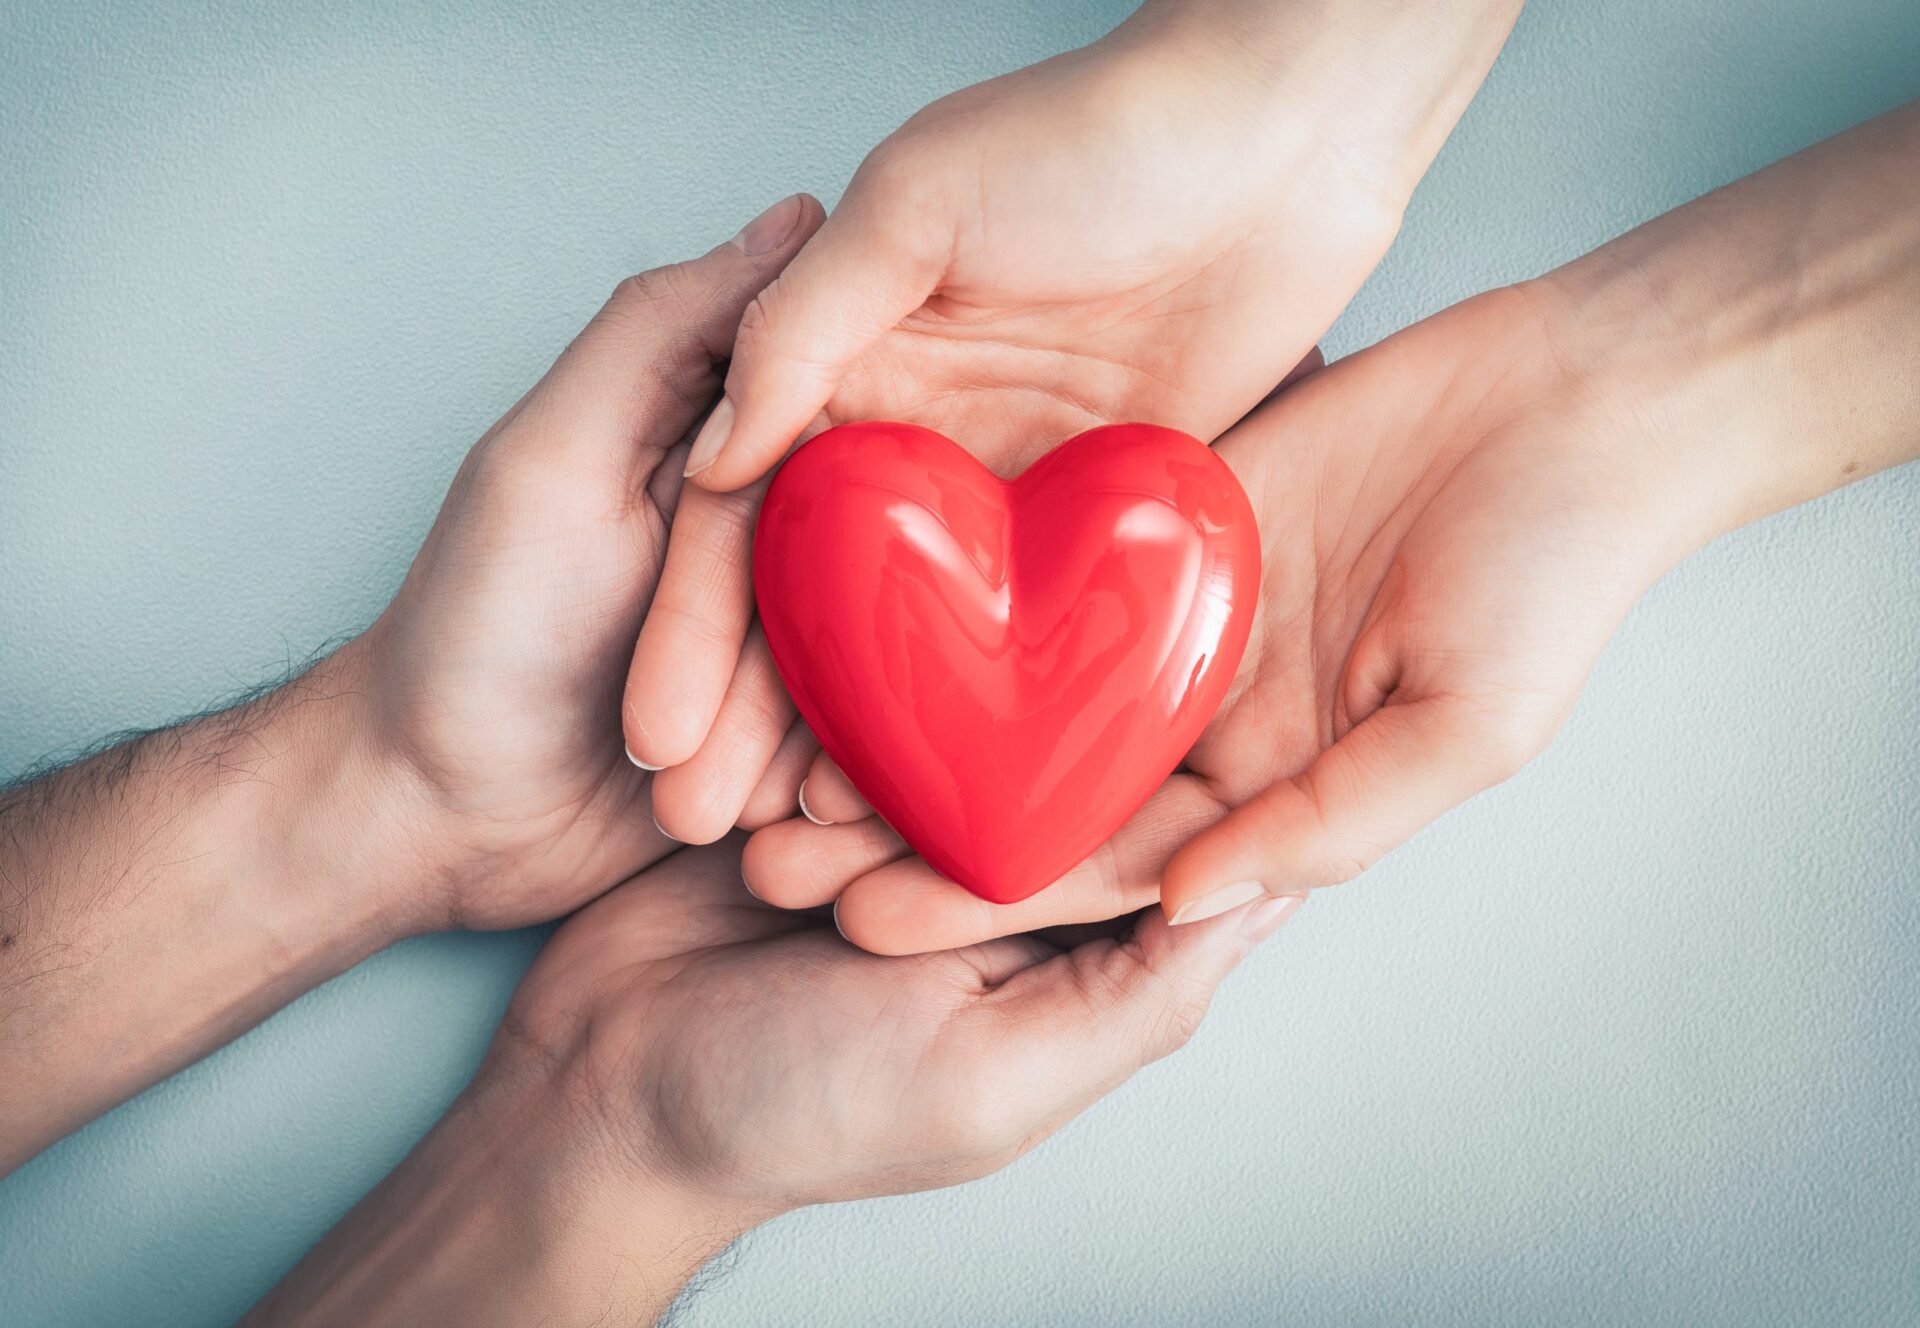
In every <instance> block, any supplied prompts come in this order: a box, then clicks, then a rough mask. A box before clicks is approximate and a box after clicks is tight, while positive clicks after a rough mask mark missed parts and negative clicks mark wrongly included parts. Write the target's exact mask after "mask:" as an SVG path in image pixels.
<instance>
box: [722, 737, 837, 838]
mask: <svg viewBox="0 0 1920 1328" xmlns="http://www.w3.org/2000/svg"><path fill="white" fill-rule="evenodd" d="M819 750H820V744H819V743H818V742H816V741H814V737H813V730H811V729H809V728H808V727H807V726H806V723H805V722H804V721H802V720H798V719H796V720H795V721H794V722H793V723H792V724H789V725H788V726H787V736H786V737H784V738H782V739H781V740H780V746H779V748H778V749H777V750H775V752H774V754H773V759H772V760H771V761H769V762H767V768H766V770H765V771H764V772H763V773H762V774H761V776H760V782H759V783H758V784H756V785H754V787H753V792H752V793H751V794H749V795H748V796H747V805H746V806H744V807H742V808H741V809H740V819H739V821H738V824H739V826H740V828H741V829H742V830H759V829H761V828H763V827H765V826H769V825H773V824H774V823H775V822H778V821H784V820H786V819H788V818H789V817H791V816H792V815H793V814H794V813H795V812H796V811H798V810H799V808H800V785H801V784H803V783H805V782H806V778H807V767H808V766H810V765H812V764H813V758H814V756H815V755H816V754H817V753H818V752H819Z"/></svg>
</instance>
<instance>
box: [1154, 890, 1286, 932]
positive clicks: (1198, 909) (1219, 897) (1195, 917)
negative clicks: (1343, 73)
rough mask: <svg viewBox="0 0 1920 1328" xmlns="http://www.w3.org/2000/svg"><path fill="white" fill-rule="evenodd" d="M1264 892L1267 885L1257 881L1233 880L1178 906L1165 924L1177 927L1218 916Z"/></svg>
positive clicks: (1258, 896) (1256, 897) (1250, 901)
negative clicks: (1176, 910)
mask: <svg viewBox="0 0 1920 1328" xmlns="http://www.w3.org/2000/svg"><path fill="white" fill-rule="evenodd" d="M1266 893H1267V887H1266V886H1264V885H1262V884H1260V882H1258V881H1235V882H1234V883H1233V884H1232V885H1223V886H1220V887H1218V888H1217V889H1213V890H1209V891H1207V893H1205V894H1203V895H1201V896H1200V897H1199V898H1198V899H1189V900H1188V901H1187V902H1186V903H1184V904H1182V905H1181V906H1180V911H1179V912H1177V913H1175V914H1174V915H1173V916H1172V917H1170V918H1168V919H1167V924H1168V925H1169V926H1173V927H1178V926H1181V925H1182V924H1184V923H1188V922H1205V921H1206V920H1207V919H1208V918H1217V917H1219V916H1220V915H1221V914H1222V913H1225V912H1226V911H1227V910H1228V909H1230V908H1239V907H1240V905H1242V904H1250V903H1252V902H1253V901H1254V900H1256V899H1259V898H1260V897H1262V896H1263V895H1265V894H1266Z"/></svg>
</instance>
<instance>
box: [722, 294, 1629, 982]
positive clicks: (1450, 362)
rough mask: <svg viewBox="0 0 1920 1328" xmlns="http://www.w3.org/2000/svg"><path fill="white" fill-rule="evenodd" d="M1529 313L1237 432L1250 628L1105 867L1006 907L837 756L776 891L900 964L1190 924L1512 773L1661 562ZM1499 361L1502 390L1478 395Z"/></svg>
mask: <svg viewBox="0 0 1920 1328" xmlns="http://www.w3.org/2000/svg"><path fill="white" fill-rule="evenodd" d="M1532 299H1533V297H1532V296H1530V295H1528V294H1526V293H1522V292H1518V291H1506V292H1500V293H1496V294H1494V295H1491V296H1487V297H1482V298H1481V299H1479V300H1476V301H1471V302H1469V303H1467V304H1465V305H1462V306H1459V307H1457V308H1455V309H1453V310H1450V311H1448V312H1447V313H1446V314H1444V315H1442V316H1440V317H1438V318H1435V319H1432V320H1429V322H1427V323H1425V324H1421V325H1420V326H1419V327H1416V328H1413V329H1410V330H1409V331H1408V332H1406V333H1403V334H1401V335H1400V336H1399V337H1396V338H1394V339H1392V340H1390V341H1389V342H1387V343H1385V344H1383V345H1382V346H1380V347H1378V348H1376V349H1374V350H1371V351H1367V352H1363V353H1362V354H1360V355H1357V356H1355V357H1353V358H1352V359H1350V360H1348V361H1344V362H1342V363H1339V364H1336V365H1334V366H1332V367H1331V368H1327V369H1322V370H1320V371H1319V372H1317V373H1314V374H1312V375H1310V376H1308V377H1306V378H1304V379H1303V380H1302V381H1300V382H1299V383H1298V384H1297V385H1295V386H1292V387H1290V388H1288V389H1287V390H1286V391H1284V392H1283V393H1282V394H1280V396H1279V397H1278V398H1276V400H1275V401H1274V402H1273V403H1271V404H1269V405H1268V406H1266V407H1264V408H1263V409H1261V410H1260V411H1258V412H1257V413H1256V414H1254V415H1253V416H1252V417H1250V418H1249V419H1248V420H1247V421H1246V422H1245V423H1244V424H1242V425H1240V426H1239V427H1238V428H1236V429H1234V430H1232V431H1231V432H1230V433H1229V434H1228V435H1227V436H1226V437H1225V438H1223V439H1222V440H1221V441H1220V443H1219V444H1218V449H1217V450H1218V451H1219V454H1220V455H1221V456H1222V457H1223V458H1224V459H1225V460H1226V461H1227V462H1228V463H1229V464H1230V465H1231V466H1232V467H1233V468H1234V470H1235V472H1236V473H1237V474H1238V475H1239V477H1240V479H1241V482H1242V484H1243V485H1244V486H1245V487H1246V489H1247V491H1248V495H1249V497H1250V498H1251V500H1252V502H1253V505H1254V508H1255V511H1256V512H1257V513H1258V516H1259V521H1260V529H1261V532H1262V542H1263V551H1262V565H1263V568H1264V577H1263V580H1262V583H1261V588H1260V600H1259V605H1258V610H1257V613H1256V617H1255V622H1254V630H1253V637H1252V640H1251V641H1250V642H1249V644H1248V647H1247V651H1246V654H1245V656H1244V657H1243V660H1242V663H1241V667H1240V671H1239V673H1238V675H1237V677H1236V679H1235V681H1234V686H1233V688H1232V690H1231V691H1230V693H1229V695H1228V698H1227V700H1226V702H1225V704H1224V705H1223V706H1222V708H1221V710H1220V712H1219V714H1218V715H1217V716H1216V717H1215V719H1214V721H1213V723H1212V724H1211V725H1210V726H1209V727H1208V729H1207V731H1206V733H1205V735H1204V736H1203V737H1202V738H1201V740H1200V742H1199V743H1198V744H1197V745H1196V746H1195V748H1194V749H1193V750H1192V752H1191V753H1190V754H1189V755H1188V757H1187V759H1186V761H1185V763H1184V765H1183V768H1182V771H1181V772H1180V773H1178V774H1176V775H1175V776H1174V777H1173V778H1172V779H1171V780H1169V781H1168V783H1167V784H1166V785H1164V786H1163V787H1162V788H1161V789H1160V790H1159V791H1158V792H1157V793H1156V794H1155V795H1154V796H1153V798H1152V799H1151V800H1149V801H1148V803H1147V804H1146V805H1145V806H1144V807H1143V808H1142V809H1141V810H1140V811H1139V812H1138V813H1137V814H1136V815H1135V816H1134V817H1133V818H1132V819H1131V820H1130V821H1129V822H1128V823H1127V824H1126V826H1125V827H1123V828H1122V829H1121V831H1120V832H1119V833H1118V834H1117V835H1116V836H1115V838H1114V839H1113V840H1112V841H1111V842H1110V843H1109V844H1108V845H1107V846H1106V847H1105V848H1103V849H1102V850H1100V851H1099V852H1098V853H1096V854H1095V855H1094V856H1093V857H1092V858H1090V859H1089V860H1088V861H1087V862H1085V863H1083V864H1082V865H1081V866H1079V867H1078V868H1076V869H1075V870H1074V871H1072V872H1071V873H1069V874H1068V875H1067V876H1066V877H1065V878H1063V879H1062V880H1061V881H1059V882H1057V883H1056V884H1054V885H1053V886H1051V887H1049V888H1048V889H1047V890H1044V891H1042V892H1040V893H1039V894H1037V895H1035V896H1033V897H1031V898H1029V899H1027V900H1024V901H1022V902H1020V903H1016V904H1011V905H999V906H993V905H988V904H986V903H984V902H983V901H981V900H979V899H976V898H975V897H974V896H972V895H971V894H969V893H968V892H967V891H965V890H964V889H962V888H961V887H959V886H957V885H954V884H952V883H951V882H948V881H945V880H943V879H942V878H940V877H939V876H938V875H937V874H935V873H934V872H933V871H932V869H931V868H929V867H927V866H926V864H925V863H924V862H922V861H921V860H920V859H918V858H917V857H914V856H912V854H911V852H910V850H909V849H907V847H906V846H905V844H904V843H903V842H902V841H901V840H900V839H899V837H898V836H897V835H895V834H894V833H893V832H892V831H891V830H889V829H887V828H886V827H885V826H884V825H883V824H882V823H881V822H880V821H878V820H877V819H875V818H872V817H871V816H870V815H868V812H867V808H866V807H865V805H864V803H862V802H861V801H860V800H859V798H858V795H857V794H856V793H854V792H853V791H852V789H851V787H850V786H849V785H847V783H846V781H845V778H844V776H842V775H840V774H839V772H838V771H837V770H836V769H834V768H833V767H832V764H831V762H830V761H829V760H828V759H827V758H826V757H825V756H821V757H820V758H818V760H817V761H816V762H815V764H814V767H813V771H812V773H810V774H809V776H808V778H807V789H806V791H807V795H808V810H809V812H810V813H811V815H813V816H816V817H819V818H821V819H823V820H831V821H836V822H840V823H838V824H832V825H819V824H815V823H813V822H812V821H810V820H807V819H794V820H790V821H787V822H784V823H781V824H779V825H776V826H773V827H771V828H768V829H764V830H762V831H760V832H759V833H758V834H756V835H755V836H754V837H753V840H752V841H751V844H750V846H749V848H748V851H747V867H746V872H747V880H748V882H749V884H750V886H751V888H752V889H753V890H754V892H755V893H756V894H757V895H759V896H760V897H762V898H764V899H767V900H770V901H772V902H774V903H777V904H781V905H784V906H788V907H806V906H812V905H818V904H824V903H829V902H833V901H835V900H837V906H838V913H839V921H840V926H841V927H842V929H843V930H844V931H845V932H846V934H847V935H848V936H849V937H850V938H852V939H853V940H855V941H856V942H858V943H860V944H861V945H864V946H867V947H869V948H872V949H875V950H877V951H880V952H884V953H910V952H916V951H920V950H926V949H937V948H943V947H945V946H949V945H960V944H969V943H972V942H973V941H976V940H979V939H981V938H983V937H986V936H992V935H999V934H1002V933H1006V932H1014V931H1020V930H1025V929H1028V928H1032V927H1043V926H1049V925H1053V924H1056V923H1065V922H1078V921H1085V920H1088V919H1091V918H1096V917H1103V916H1109V915H1112V914H1114V913H1118V912H1123V911H1129V910H1132V909H1137V908H1142V907H1145V906H1147V905H1149V904H1151V903H1152V902H1154V900H1155V899H1156V898H1158V897H1160V896H1161V894H1162V875H1163V873H1164V877H1165V884H1164V894H1165V900H1166V907H1167V909H1168V910H1169V911H1170V912H1177V910H1179V909H1181V908H1182V907H1183V906H1187V907H1188V913H1187V914H1186V915H1183V916H1182V920H1183V921H1184V920H1185V918H1186V917H1188V916H1193V915H1195V914H1204V912H1205V911H1206V909H1207V908H1208V907H1209V905H1210V904H1212V903H1213V902H1216V901H1215V899H1214V898H1213V896H1211V895H1210V894H1209V890H1210V888H1215V887H1221V886H1224V887H1227V895H1228V897H1229V898H1232V897H1237V898H1238V901H1239V902H1242V903H1244V902H1246V900H1247V898H1250V897H1255V896H1256V895H1257V894H1259V893H1261V892H1262V891H1261V887H1260V886H1259V885H1257V884H1256V885H1253V886H1251V887H1245V886H1240V885H1239V884H1238V883H1239V882H1242V881H1254V882H1264V881H1274V882H1276V883H1281V884H1284V885H1285V886H1287V887H1290V888H1296V889H1304V888H1307V887H1310V886H1317V885H1324V884H1328V883H1331V882H1333V881H1336V880H1344V879H1346V878H1347V877H1349V876H1352V875H1354V874H1356V873H1357V872H1359V871H1360V870H1362V869H1363V868H1364V867H1365V866H1366V865H1367V864H1368V863H1370V862H1371V861H1372V860H1373V859H1374V858H1375V857H1377V856H1378V855H1379V854H1380V853H1381V852H1383V851H1384V850H1385V849H1386V848H1388V847H1390V846H1391V845H1392V844H1395V843H1398V842H1399V841H1400V840H1401V839H1402V838H1404V837H1405V836H1406V835H1408V834H1410V833H1411V832H1412V831H1413V830H1414V829H1416V828H1417V827H1418V826H1419V825H1421V824H1424V822H1425V821H1426V820H1428V819H1430V818H1431V817H1432V816H1434V815H1437V814H1438V813H1439V812H1440V811H1442V810H1444V809H1445V808H1446V807H1447V806H1450V805H1451V804H1452V803H1454V802H1457V801H1459V800H1460V799H1462V798H1464V797H1466V796H1468V795H1469V794H1471V793H1472V792H1474V791H1476V790H1477V789H1479V788H1482V787H1484V786H1486V785H1487V784H1489V783H1492V782H1494V781H1495V780H1497V779H1499V778H1502V777H1504V776H1505V775H1506V774H1509V773H1511V771H1512V770H1513V769H1514V768H1517V766H1518V765H1519V764H1520V763H1521V762H1522V761H1524V760H1526V759H1527V758H1528V757H1529V756H1531V755H1532V754H1533V752H1534V751H1537V750H1538V748H1539V747H1540V746H1541V745H1543V744H1544V743H1545V741H1546V739H1547V737H1548V735H1550V734H1551V732H1552V731H1553V729H1554V728H1555V727H1557V725H1558V723H1559V721H1560V719H1561V717H1562V716H1563V715H1564V714H1565V712H1566V709H1567V707H1568V706H1569V705H1570V704H1571V702H1572V700H1573V697H1574V695H1575V694H1576V692H1577V691H1578V688H1579V686H1580V683H1581V681H1582V680H1583V679H1584V677H1585V676H1586V673H1587V670H1588V669H1589V668H1590V667H1591V664H1592V662H1593V659H1594V658H1595V656H1596V655H1597V654H1598V652H1599V650H1600V648H1601V646H1602V644H1603V643H1604V642H1605V640H1606V637H1607V635H1608V633H1609V632H1610V631H1611V629H1612V627H1613V625H1614V623H1615V622H1616V621H1617V620H1618V618H1619V616H1620V614H1621V613H1622V612H1623V611H1624V610H1625V608H1626V606H1627V605H1628V604H1630V603H1631V602H1632V600H1633V598H1634V597H1635V595H1636V594H1637V593H1638V591H1639V590H1640V589H1641V588H1642V587H1644V585H1645V584H1647V582H1648V581H1649V580H1650V579H1651V577H1652V576H1653V575H1655V574H1657V570H1658V569H1657V568H1655V567H1653V566H1650V565H1649V564H1648V562H1647V561H1646V558H1647V555H1646V554H1645V550H1646V548H1647V542H1646V541H1645V540H1644V539H1642V538H1640V536H1639V532H1638V530H1637V523H1638V522H1639V518H1638V516H1637V514H1635V513H1634V512H1633V511H1632V510H1631V509H1630V507H1629V505H1628V504H1627V502H1626V501H1625V498H1624V496H1619V495H1621V490H1622V488H1623V484H1624V481H1623V480H1622V479H1621V478H1620V477H1617V476H1615V475H1614V474H1612V473H1611V472H1612V471H1614V470H1616V469H1617V468H1618V467H1619V465H1620V461H1619V457H1618V453H1617V451H1615V450H1611V449H1609V448H1608V447H1606V446H1605V445H1604V444H1606V443H1607V441H1608V439H1607V437H1606V436H1605V435H1604V434H1603V433H1600V432H1599V431H1597V430H1593V429H1587V428H1583V427H1580V426H1577V425H1576V424H1574V423H1573V422H1571V421H1570V420H1569V419H1568V418H1566V417H1565V416H1563V415H1561V414H1558V413H1556V409H1555V406H1554V403H1553V402H1552V400H1551V399H1550V398H1551V393H1552V384H1553V381H1554V377H1553V375H1554V366H1553V362H1552V359H1551V357H1550V355H1549V354H1547V353H1546V352H1544V351H1543V350H1542V349H1541V348H1542V347H1543V346H1544V345H1545V344H1546V343H1545V342H1544V340H1543V337H1544V336H1545V334H1546V331H1547V329H1545V328H1543V327H1542V325H1541V322H1540V319H1539V318H1538V317H1537V316H1536V315H1535V312H1534V308H1533V305H1532V303H1531V301H1532ZM1495 364H1497V365H1500V366H1501V390H1500V391H1499V392H1497V393H1489V392H1487V391H1483V390H1476V384H1478V383H1480V382H1481V381H1482V377H1483V375H1485V374H1486V372H1487V367H1488V366H1489V365H1495ZM1236 809H1237V810H1236ZM1230 812H1231V813H1233V814H1232V815H1229V813H1230ZM1223 817H1225V818H1226V819H1225V820H1224V821H1223V820H1222V818H1223ZM1216 822H1219V824H1218V825H1217V826H1216V825H1215V823H1216ZM1210 826H1212V827H1214V828H1212V829H1208V827H1210ZM1196 836H1197V838H1196ZM1190 839H1191V840H1192V841H1193V842H1192V843H1191V844H1190V845H1188V847H1187V848H1186V850H1185V851H1184V852H1182V853H1179V854H1176V853H1175V850H1176V849H1179V848H1180V846H1181V845H1182V844H1183V843H1186V842H1187V841H1188V840H1190Z"/></svg>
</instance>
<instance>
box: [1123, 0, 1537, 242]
mask: <svg viewBox="0 0 1920 1328" xmlns="http://www.w3.org/2000/svg"><path fill="white" fill-rule="evenodd" d="M1523 3H1524V0H1443V2H1442V3H1437V4H1436V3H1421V2H1420V0H1317V2H1311V3H1291V2H1281V0H1146V3H1144V4H1142V5H1141V7H1140V9H1139V10H1138V11H1137V12H1136V13H1135V14H1134V15H1133V17H1132V18H1130V19H1129V20H1128V21H1127V22H1126V23H1125V24H1123V25H1121V27H1120V28H1119V29H1118V30H1116V31H1115V32H1114V34H1113V35H1112V37H1110V38H1109V40H1110V41H1114V42H1116V43H1118V44H1133V45H1152V46H1155V47H1157V48H1159V49H1160V50H1161V51H1163V52H1171V53H1173V54H1175V55H1176V57H1180V58H1186V59H1188V60H1190V61H1192V62H1193V63H1195V64H1196V65H1198V66H1199V67H1200V68H1201V70H1202V72H1203V73H1204V74H1205V75H1206V76H1208V77H1209V78H1213V79H1216V80H1218V81H1219V82H1220V83H1221V84H1223V85H1231V84H1238V85H1239V86H1241V87H1244V88H1246V89H1248V90H1250V92H1251V94H1252V95H1253V96H1254V98H1255V104H1256V105H1260V106H1263V107H1266V108H1269V109H1270V111H1271V112H1272V113H1273V114H1275V115H1276V116H1281V117H1285V118H1287V119H1289V120H1291V121H1293V122H1295V123H1296V124H1297V123H1298V122H1300V121H1302V120H1304V121H1306V122H1307V123H1308V125H1309V127H1310V128H1311V129H1312V130H1313V131H1314V132H1316V133H1318V134H1320V135H1322V136H1324V137H1325V138H1327V139H1328V140H1329V141H1330V142H1331V143H1332V144H1333V145H1334V147H1335V148H1336V150H1337V151H1339V152H1340V153H1342V154H1343V155H1344V156H1346V157H1347V158H1348V160H1349V163H1350V164H1351V165H1352V166H1353V167H1354V168H1355V169H1356V170H1357V171H1359V172H1360V173H1362V174H1363V175H1365V176H1367V177H1368V178H1369V180H1370V182H1371V183H1374V184H1376V185H1377V186H1379V187H1380V188H1381V189H1382V191H1384V192H1387V193H1390V194H1392V195H1394V196H1396V197H1397V199H1398V201H1400V202H1401V203H1403V204H1404V202H1405V199H1406V197H1407V196H1410V195H1411V194H1412V192H1413V189H1414V186H1415V185H1417V184H1418V183H1419V182H1420V178H1421V176H1423V175H1424V174H1426V170H1427V167H1428V166H1430V165H1431V164H1432V162H1433V159H1434V157H1435V156H1436V155H1438V153H1439V151H1440V148H1441V145H1442V144H1444V143H1445V142H1446V140H1447V135H1448V134H1450V133H1452V132H1453V126H1454V125H1455V124H1456V123H1457V122H1458V121H1459V119H1460V116H1461V115H1462V114H1463V113H1464V112H1465V111H1466V108H1467V104H1468V103H1469V102H1471V101H1472V100H1473V97H1474V94H1475V93H1476V92H1477V91H1478V90H1479V88H1480V84H1481V83H1482V82H1483V81H1484V80H1485V78H1486V76H1487V71H1488V70H1489V69H1491V68H1492V67H1493V62H1494V60H1495V58H1496V57H1497V56H1498V55H1499V54H1500V48H1501V47H1502V46H1503V45H1504V44H1505V43H1506V40H1507V34H1508V33H1509V32H1511V31H1512V30H1513V24H1514V21H1515V20H1516V19H1517V18H1518V17H1519V16H1520V10H1521V6H1522V4H1523Z"/></svg>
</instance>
